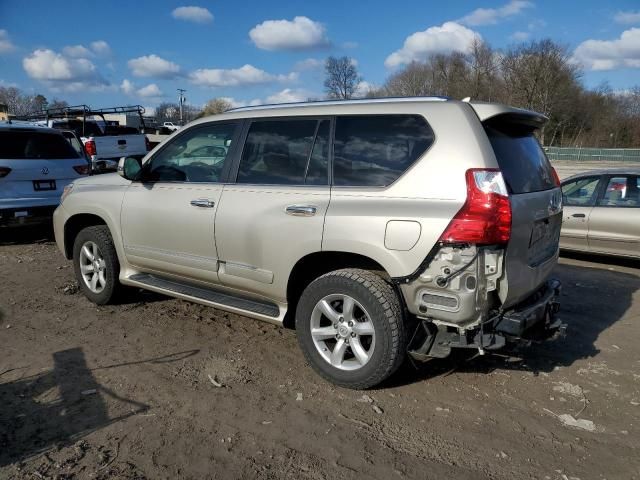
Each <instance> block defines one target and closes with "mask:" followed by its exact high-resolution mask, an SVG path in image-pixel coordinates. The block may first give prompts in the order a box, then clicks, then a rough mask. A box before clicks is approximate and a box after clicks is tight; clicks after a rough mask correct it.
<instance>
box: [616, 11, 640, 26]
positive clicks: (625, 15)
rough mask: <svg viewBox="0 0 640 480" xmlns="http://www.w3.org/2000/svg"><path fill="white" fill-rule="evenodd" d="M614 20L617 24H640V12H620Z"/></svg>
mask: <svg viewBox="0 0 640 480" xmlns="http://www.w3.org/2000/svg"><path fill="white" fill-rule="evenodd" d="M613 19H614V20H615V21H616V22H617V23H622V24H624V25H631V24H634V23H640V10H638V11H637V12H632V11H628V12H618V13H616V14H615V15H614V16H613Z"/></svg>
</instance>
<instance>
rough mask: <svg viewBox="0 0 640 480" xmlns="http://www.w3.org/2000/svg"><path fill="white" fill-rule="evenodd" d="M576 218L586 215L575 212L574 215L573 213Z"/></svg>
mask: <svg viewBox="0 0 640 480" xmlns="http://www.w3.org/2000/svg"><path fill="white" fill-rule="evenodd" d="M571 216H572V217H574V218H585V217H586V215H585V214H584V213H574V214H573V215H571Z"/></svg>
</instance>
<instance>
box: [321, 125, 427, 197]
mask: <svg viewBox="0 0 640 480" xmlns="http://www.w3.org/2000/svg"><path fill="white" fill-rule="evenodd" d="M433 141H434V134H433V130H431V127H429V125H428V124H427V122H426V120H425V119H424V118H423V117H422V116H419V115H362V116H345V117H338V118H337V119H336V133H335V140H334V166H333V183H334V184H335V185H344V186H347V185H348V186H379V187H383V186H387V185H389V184H391V183H393V182H394V181H395V180H396V179H397V178H398V177H400V175H402V174H403V173H404V172H405V171H406V170H407V169H408V168H409V167H410V166H411V165H412V164H413V163H414V162H415V161H416V160H417V159H418V158H419V157H420V156H421V155H422V154H423V153H424V152H425V151H426V150H427V149H428V148H429V147H430V146H431V144H432V143H433Z"/></svg>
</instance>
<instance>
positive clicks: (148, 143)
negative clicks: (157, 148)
mask: <svg viewBox="0 0 640 480" xmlns="http://www.w3.org/2000/svg"><path fill="white" fill-rule="evenodd" d="M144 144H145V146H146V147H147V152H149V151H151V142H150V141H149V139H148V138H147V136H146V135H145V136H144Z"/></svg>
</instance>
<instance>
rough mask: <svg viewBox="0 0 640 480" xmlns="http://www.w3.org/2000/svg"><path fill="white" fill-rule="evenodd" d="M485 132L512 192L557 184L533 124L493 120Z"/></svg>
mask: <svg viewBox="0 0 640 480" xmlns="http://www.w3.org/2000/svg"><path fill="white" fill-rule="evenodd" d="M485 131H486V132H487V136H488V137H489V141H490V142H491V146H492V147H493V151H494V153H495V155H496V158H497V160H498V165H499V166H500V170H502V175H503V177H504V181H505V183H506V184H507V188H508V189H509V192H511V193H514V194H519V193H530V192H540V191H542V190H549V189H551V188H554V187H555V186H556V185H555V181H554V177H553V170H552V168H551V164H550V163H549V160H548V159H547V156H546V155H545V153H544V151H543V150H542V147H541V146H540V143H538V139H537V138H536V137H535V136H534V135H533V130H532V129H531V128H530V127H527V126H521V125H517V124H509V123H489V124H487V125H485Z"/></svg>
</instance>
